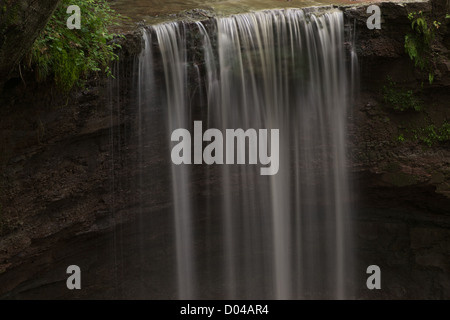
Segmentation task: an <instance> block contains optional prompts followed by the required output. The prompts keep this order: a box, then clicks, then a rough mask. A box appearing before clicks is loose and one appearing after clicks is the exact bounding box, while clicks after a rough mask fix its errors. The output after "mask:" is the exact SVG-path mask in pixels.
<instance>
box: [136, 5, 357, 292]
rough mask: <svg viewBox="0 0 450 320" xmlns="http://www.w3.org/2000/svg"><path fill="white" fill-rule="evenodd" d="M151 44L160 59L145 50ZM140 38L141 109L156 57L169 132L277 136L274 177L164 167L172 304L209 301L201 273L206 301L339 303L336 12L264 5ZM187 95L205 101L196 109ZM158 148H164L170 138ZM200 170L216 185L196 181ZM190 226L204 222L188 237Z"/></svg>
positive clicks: (341, 108)
mask: <svg viewBox="0 0 450 320" xmlns="http://www.w3.org/2000/svg"><path fill="white" fill-rule="evenodd" d="M193 26H194V27H193ZM188 33H189V35H188ZM152 37H155V38H154V39H156V40H155V44H156V46H157V47H158V48H159V54H160V56H158V57H156V56H155V57H154V54H153V53H152V50H150V47H151V46H152V40H151V39H152ZM144 40H145V49H144V51H143V53H142V54H141V56H140V58H139V59H140V63H139V65H140V70H139V84H138V86H139V105H140V107H141V108H145V107H146V105H147V104H148V103H150V104H151V102H150V101H146V100H149V99H151V98H150V95H149V92H153V91H155V90H156V88H155V87H152V86H154V78H155V73H156V72H157V71H155V67H154V64H155V62H153V60H154V59H161V61H162V63H163V65H162V68H163V73H164V84H165V85H164V88H165V89H164V92H165V97H164V98H163V99H161V101H162V102H161V105H160V107H161V108H162V109H164V110H165V112H166V113H165V114H166V115H167V120H166V121H167V130H168V131H169V132H168V137H170V134H171V133H172V132H173V131H174V130H175V129H178V128H186V129H191V128H192V126H193V121H195V120H203V127H204V128H203V129H204V130H206V129H207V128H217V129H219V130H222V132H225V130H226V129H238V128H242V129H244V131H245V130H247V129H250V128H252V129H256V130H257V131H258V130H259V129H269V131H270V129H279V134H280V137H279V171H278V173H277V174H275V175H272V176H270V175H269V176H263V175H260V171H259V168H258V167H256V166H253V165H219V164H215V165H211V166H208V165H193V166H189V165H184V164H182V165H174V164H173V165H172V169H171V183H172V197H173V212H174V229H175V240H174V242H175V247H176V249H175V251H176V270H177V283H178V297H179V298H205V297H206V298H209V296H208V295H207V294H206V293H205V292H207V291H208V284H207V282H208V277H207V275H209V277H210V278H212V277H214V278H215V280H214V285H215V286H216V287H217V286H219V287H220V290H219V291H220V292H221V295H220V296H216V298H227V299H238V298H277V299H297V298H345V297H348V295H349V292H348V290H347V287H348V282H350V281H351V274H352V272H351V265H352V263H351V258H352V249H351V237H350V234H351V226H350V208H349V205H348V203H349V198H350V193H349V182H348V173H347V170H346V122H347V111H348V108H349V95H350V94H351V93H352V90H351V88H350V83H351V79H349V78H350V77H349V75H350V74H352V72H351V70H350V69H351V68H348V67H347V63H346V55H345V50H344V23H343V14H342V12H340V11H324V12H322V13H319V12H306V11H304V10H297V9H289V10H272V11H263V12H255V13H249V14H242V15H236V16H232V17H227V18H216V19H214V20H210V21H209V22H208V23H207V24H204V23H200V22H198V23H196V24H190V25H189V26H188V25H186V24H183V23H166V24H161V25H156V26H152V27H151V28H149V29H147V30H146V31H145V34H144ZM195 43H196V44H198V43H200V44H201V45H200V49H201V50H200V51H201V52H200V53H199V52H196V53H195V56H196V57H197V56H199V57H201V58H200V59H201V60H200V61H192V59H191V58H192V57H191V56H190V55H191V54H190V53H189V50H193V51H195V50H197V49H198V48H197V47H195V48H194V46H196V44H195ZM197 51H198V50H197ZM352 57H353V58H354V55H352ZM191 74H194V76H192V75H191ZM192 79H194V80H192ZM202 79H203V81H202ZM193 82H195V84H193ZM195 95H197V96H199V95H200V96H201V99H197V100H201V101H206V102H205V103H204V104H205V106H204V108H203V110H201V111H200V112H199V111H197V109H198V106H196V105H194V103H195V102H194V101H196V100H195V99H193V98H192V97H193V96H195ZM205 109H206V111H205ZM140 126H143V127H145V126H146V124H145V121H142V120H141V121H140ZM205 127H207V128H205ZM269 140H270V139H269ZM167 144H168V145H169V146H173V143H172V142H171V141H170V139H168V140H167ZM204 145H205V144H204ZM273 147H274V146H272V149H273ZM197 148H198V146H197ZM272 151H273V150H272ZM194 152H195V150H194ZM247 157H248V156H247ZM142 161H145V159H142ZM199 170H200V171H201V175H202V176H203V179H205V180H206V181H214V182H211V183H212V184H217V185H218V186H219V187H218V188H213V187H211V186H209V185H208V184H207V186H204V187H202V186H198V183H197V184H196V183H195V181H194V180H196V179H197V178H195V179H194V176H195V175H198V174H197V173H195V172H198V171H199ZM197 180H198V179H197ZM203 188H204V190H202V189H203ZM198 189H200V190H198ZM193 190H197V191H198V192H194V191H193ZM202 191H205V192H203V193H202ZM198 194H200V195H198ZM204 194H207V195H204ZM198 202H203V203H206V204H203V207H202V205H195V204H194V203H198ZM200 208H203V209H200ZM196 209H199V210H203V211H206V213H204V214H198V212H197V211H196ZM205 220H206V222H205ZM198 224H206V225H209V226H213V227H211V228H210V229H208V230H209V231H206V232H200V233H198V232H196V230H197V225H198ZM202 243H203V244H205V243H206V244H207V245H206V246H207V247H208V250H203V249H201V248H203V247H204V246H205V245H202ZM205 254H208V255H210V256H209V257H207V258H205V257H201V256H202V255H205ZM199 261H201V262H199Z"/></svg>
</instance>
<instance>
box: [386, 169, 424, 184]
mask: <svg viewBox="0 0 450 320" xmlns="http://www.w3.org/2000/svg"><path fill="white" fill-rule="evenodd" d="M382 180H383V181H384V182H386V183H389V184H391V185H393V186H395V187H406V186H411V185H414V184H416V183H417V177H416V176H414V175H410V174H407V173H404V172H389V173H385V174H384V175H383V177H382Z"/></svg>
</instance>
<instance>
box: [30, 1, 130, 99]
mask: <svg viewBox="0 0 450 320" xmlns="http://www.w3.org/2000/svg"><path fill="white" fill-rule="evenodd" d="M69 5H78V6H79V7H80V9H81V29H79V30H77V29H73V30H71V29H69V28H68V27H67V26H66V21H67V19H68V17H69V14H67V13H66V10H67V7H68V6H69ZM121 18H123V17H122V16H120V15H119V14H117V13H116V12H115V11H114V10H112V9H111V8H110V6H109V4H108V2H107V1H106V0H63V1H61V3H60V5H59V6H58V8H57V9H56V11H55V13H54V14H53V16H52V18H51V19H50V21H49V23H48V24H47V26H46V27H45V29H44V30H43V31H42V32H41V34H40V35H39V37H38V39H37V40H36V42H35V43H34V45H33V48H32V50H31V57H30V61H29V66H30V67H33V69H34V70H35V71H36V76H37V79H38V81H43V80H45V79H47V78H49V77H53V79H54V81H55V82H56V84H57V86H58V87H59V88H61V89H62V90H64V91H69V90H70V89H71V88H72V87H73V86H75V85H81V84H82V83H83V79H85V78H86V76H87V75H88V74H89V73H92V72H95V73H98V72H104V73H105V74H106V75H108V76H111V75H112V73H111V69H110V67H109V65H110V63H111V62H112V61H114V60H116V59H118V56H117V55H116V54H115V53H114V51H115V49H117V48H120V45H119V44H117V43H114V42H113V41H112V40H113V39H114V38H115V37H118V35H117V34H115V33H111V32H109V31H108V28H110V27H111V26H113V25H117V23H118V21H119V20H120V19H121Z"/></svg>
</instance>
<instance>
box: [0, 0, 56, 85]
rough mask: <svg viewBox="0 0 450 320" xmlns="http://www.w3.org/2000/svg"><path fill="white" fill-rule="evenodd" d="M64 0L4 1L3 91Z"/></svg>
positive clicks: (0, 7)
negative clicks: (6, 82)
mask: <svg viewBox="0 0 450 320" xmlns="http://www.w3.org/2000/svg"><path fill="white" fill-rule="evenodd" d="M59 1H60V0H49V1H37V0H14V1H7V0H2V1H0V91H1V89H2V88H3V84H4V82H5V81H6V80H7V79H8V78H9V76H10V74H11V72H12V71H13V70H14V69H15V68H16V66H17V65H18V63H19V62H20V60H21V59H22V58H23V56H24V55H25V54H26V53H27V52H28V51H29V50H30V48H31V46H32V45H33V43H34V41H35V40H36V38H37V36H38V35H39V32H40V31H41V30H42V29H43V28H44V27H45V25H46V24H47V22H48V20H49V19H50V17H51V15H52V13H53V11H54V10H55V8H56V6H57V5H58V3H59Z"/></svg>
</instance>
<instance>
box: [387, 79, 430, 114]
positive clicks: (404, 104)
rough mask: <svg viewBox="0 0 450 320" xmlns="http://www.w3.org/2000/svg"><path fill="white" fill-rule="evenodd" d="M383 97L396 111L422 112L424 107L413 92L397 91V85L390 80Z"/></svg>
mask: <svg viewBox="0 0 450 320" xmlns="http://www.w3.org/2000/svg"><path fill="white" fill-rule="evenodd" d="M383 97H384V102H386V103H387V104H388V105H389V106H391V107H392V109H394V110H396V111H406V110H415V111H422V110H423V106H422V104H421V103H420V101H419V99H418V98H417V97H416V96H415V95H414V93H413V91H412V90H401V89H397V84H396V83H395V82H394V81H392V79H391V78H388V84H387V85H385V86H383Z"/></svg>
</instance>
